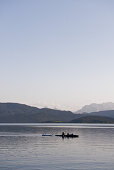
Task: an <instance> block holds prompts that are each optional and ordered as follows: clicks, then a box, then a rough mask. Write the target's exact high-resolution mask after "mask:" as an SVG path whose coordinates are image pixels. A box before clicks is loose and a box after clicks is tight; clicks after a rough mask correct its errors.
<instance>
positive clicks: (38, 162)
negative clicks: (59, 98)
mask: <svg viewBox="0 0 114 170" xmlns="http://www.w3.org/2000/svg"><path fill="white" fill-rule="evenodd" d="M63 131H64V132H65V133H67V132H68V133H74V134H78V135H79V138H69V139H68V138H64V139H62V138H61V137H56V136H54V135H55V134H61V133H62V132H63ZM42 134H53V136H42ZM2 169H3V170H45V169H46V170H113V169H114V124H113V125H112V124H111V125H109V124H41V123H39V124H0V170H2Z"/></svg>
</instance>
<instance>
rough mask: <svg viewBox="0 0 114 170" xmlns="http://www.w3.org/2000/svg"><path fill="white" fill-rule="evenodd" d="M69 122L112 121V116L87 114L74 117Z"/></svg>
mask: <svg viewBox="0 0 114 170" xmlns="http://www.w3.org/2000/svg"><path fill="white" fill-rule="evenodd" d="M71 123H114V118H110V117H105V116H91V115H89V116H82V117H80V118H78V119H74V120H72V121H71Z"/></svg>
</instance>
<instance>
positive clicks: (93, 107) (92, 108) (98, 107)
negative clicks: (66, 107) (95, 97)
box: [76, 102, 114, 113]
mask: <svg viewBox="0 0 114 170" xmlns="http://www.w3.org/2000/svg"><path fill="white" fill-rule="evenodd" d="M104 110H114V103H112V102H108V103H102V104H96V103H92V104H90V105H85V106H84V107H82V108H81V109H80V110H78V111H77V112H76V113H91V112H99V111H104Z"/></svg>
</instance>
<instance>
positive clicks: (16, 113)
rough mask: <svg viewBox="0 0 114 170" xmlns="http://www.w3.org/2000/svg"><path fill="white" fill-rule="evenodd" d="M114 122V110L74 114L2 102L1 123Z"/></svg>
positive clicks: (0, 107)
mask: <svg viewBox="0 0 114 170" xmlns="http://www.w3.org/2000/svg"><path fill="white" fill-rule="evenodd" d="M48 122H50V123H51V122H58V123H59V122H63V123H69V122H70V123H114V110H106V111H99V112H92V113H81V114H74V113H72V112H71V111H61V110H54V109H49V108H42V109H39V108H37V107H31V106H28V105H25V104H19V103H0V123H48Z"/></svg>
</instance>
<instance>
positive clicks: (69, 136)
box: [55, 134, 79, 138]
mask: <svg viewBox="0 0 114 170" xmlns="http://www.w3.org/2000/svg"><path fill="white" fill-rule="evenodd" d="M55 136H59V137H62V138H78V137H79V135H73V134H69V135H55Z"/></svg>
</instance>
